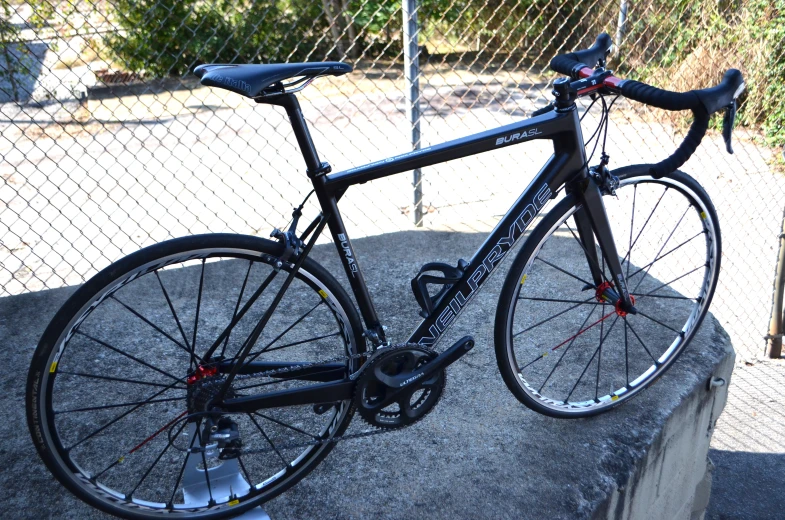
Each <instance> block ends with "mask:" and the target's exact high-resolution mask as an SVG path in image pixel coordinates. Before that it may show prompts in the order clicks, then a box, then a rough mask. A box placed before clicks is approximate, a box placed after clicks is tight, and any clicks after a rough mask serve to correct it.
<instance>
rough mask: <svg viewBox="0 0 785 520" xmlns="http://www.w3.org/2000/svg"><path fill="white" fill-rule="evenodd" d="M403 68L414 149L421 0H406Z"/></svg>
mask: <svg viewBox="0 0 785 520" xmlns="http://www.w3.org/2000/svg"><path fill="white" fill-rule="evenodd" d="M401 4H402V5H401V10H402V11H403V71H404V78H405V80H406V87H405V89H404V90H405V93H406V115H407V117H408V119H409V122H410V123H411V126H412V149H414V150H419V149H420V45H419V35H420V27H419V25H418V23H417V8H418V7H419V6H418V5H417V0H402V2H401ZM413 174H414V175H413V183H412V184H413V186H414V225H415V226H417V227H422V218H423V213H422V171H421V170H420V169H419V168H417V169H415V170H414V172H413Z"/></svg>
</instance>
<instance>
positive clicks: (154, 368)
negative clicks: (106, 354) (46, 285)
mask: <svg viewBox="0 0 785 520" xmlns="http://www.w3.org/2000/svg"><path fill="white" fill-rule="evenodd" d="M74 334H79V335H80V336H84V337H85V338H87V339H89V340H92V341H94V342H96V343H98V344H99V345H101V346H103V347H106V348H108V349H109V350H112V351H114V352H117V353H118V354H120V355H121V356H125V357H127V358H128V359H131V360H133V361H136V362H137V363H139V364H141V365H144V366H146V367H147V368H149V369H151V370H155V371H156V372H158V373H161V374H163V375H165V376H166V377H169V378H171V379H174V380H175V381H177V382H178V383H179V382H181V381H182V379H180V378H178V377H175V376H173V375H172V374H170V373H169V372H165V371H163V370H161V369H160V368H157V367H154V366H153V365H151V364H150V363H148V362H147V361H142V360H141V359H139V358H137V357H134V356H132V355H131V354H128V353H127V352H123V351H122V350H120V349H118V348H116V347H113V346H112V345H110V344H109V343H107V342H105V341H101V340H100V339H98V338H94V337H92V336H90V335H89V334H86V333H84V332H82V331H81V330H77V331H74Z"/></svg>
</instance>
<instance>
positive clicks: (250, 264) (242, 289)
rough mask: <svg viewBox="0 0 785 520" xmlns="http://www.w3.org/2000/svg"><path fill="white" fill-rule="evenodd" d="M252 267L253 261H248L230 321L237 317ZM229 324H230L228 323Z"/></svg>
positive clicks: (227, 342) (222, 348)
mask: <svg viewBox="0 0 785 520" xmlns="http://www.w3.org/2000/svg"><path fill="white" fill-rule="evenodd" d="M252 267H253V261H252V260H248V270H247V271H246V272H245V278H244V279H243V285H242V287H240V295H239V296H238V297H237V304H235V306H234V312H233V313H232V321H234V319H235V318H236V317H237V310H238V309H239V308H240V302H241V301H242V299H243V294H244V293H245V286H246V285H247V284H248V276H249V275H250V274H251V268H252ZM230 323H231V322H230ZM230 335H231V331H229V332H228V333H227V334H226V338H225V339H224V346H223V347H221V357H223V356H224V354H225V353H226V347H227V345H229V336H230Z"/></svg>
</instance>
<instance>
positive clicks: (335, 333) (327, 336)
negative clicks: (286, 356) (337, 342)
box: [248, 331, 342, 363]
mask: <svg viewBox="0 0 785 520" xmlns="http://www.w3.org/2000/svg"><path fill="white" fill-rule="evenodd" d="M340 335H342V333H341V332H340V331H339V332H333V333H331V334H325V335H324V336H316V337H314V338H309V339H303V340H300V341H295V342H294V343H287V344H286V345H279V346H277V347H273V348H265V349H264V350H263V351H261V352H258V353H257V354H254V356H253V357H252V358H251V359H250V360H249V361H248V362H249V363H250V362H251V361H253V360H254V359H256V357H257V356H258V355H259V354H261V353H262V352H273V351H274V350H281V349H282V348H289V347H294V346H297V345H302V344H303V343H309V342H311V341H319V340H320V339H325V338H332V337H333V336H340Z"/></svg>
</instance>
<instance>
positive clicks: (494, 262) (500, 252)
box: [419, 184, 551, 345]
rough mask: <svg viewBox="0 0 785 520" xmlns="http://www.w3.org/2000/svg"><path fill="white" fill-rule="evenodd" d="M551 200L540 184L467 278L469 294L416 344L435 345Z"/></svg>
mask: <svg viewBox="0 0 785 520" xmlns="http://www.w3.org/2000/svg"><path fill="white" fill-rule="evenodd" d="M550 196H551V189H550V188H549V187H548V185H547V184H543V185H542V187H541V188H540V189H539V191H538V192H537V195H535V196H534V198H533V199H532V201H531V202H530V203H529V204H527V205H526V207H525V208H523V211H522V212H521V213H520V215H518V218H516V219H515V221H514V222H513V223H512V224H511V225H510V228H509V230H508V234H507V236H505V237H502V238H500V239H499V241H498V242H496V245H495V246H494V247H493V249H491V251H490V253H488V254H487V255H486V256H485V258H484V259H483V261H482V263H481V264H480V265H479V266H477V267H476V268H475V269H474V272H472V274H471V276H469V279H468V280H467V282H466V283H467V285H468V286H469V291H468V293H467V294H463V291H460V292H458V294H456V295H455V297H454V298H453V299H452V300H450V304H449V305H448V306H447V307H446V308H445V309H444V310H443V311H442V313H441V314H439V317H438V318H436V321H435V322H434V324H433V325H431V326H430V327H428V333H429V334H430V336H423V337H422V338H421V339H420V341H419V343H420V344H421V345H432V344H434V343H436V340H437V339H438V338H439V336H441V335H442V332H444V330H445V329H446V328H447V326H448V325H449V324H450V323H451V322H452V321H453V320H454V319H455V318H456V317H457V316H458V313H459V312H460V311H461V309H463V307H465V306H466V305H467V304H468V303H469V300H471V299H472V297H473V296H474V295H475V294H476V293H477V289H478V288H479V287H480V286H481V285H482V284H483V283H485V279H486V277H487V276H489V275H490V274H491V273H492V272H493V271H494V270H496V267H497V266H498V264H499V262H500V261H501V260H502V258H504V255H505V254H506V253H507V251H509V250H510V249H511V248H512V246H513V245H514V244H515V242H516V241H517V240H518V239H519V238H520V237H521V235H523V232H524V230H525V229H526V228H527V227H528V226H529V224H531V222H532V220H534V217H536V216H537V214H538V213H539V212H540V210H541V209H542V208H543V206H545V203H546V202H548V199H549V198H550Z"/></svg>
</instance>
